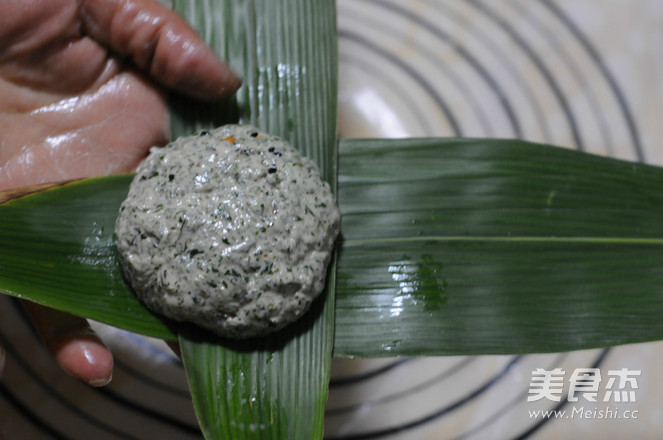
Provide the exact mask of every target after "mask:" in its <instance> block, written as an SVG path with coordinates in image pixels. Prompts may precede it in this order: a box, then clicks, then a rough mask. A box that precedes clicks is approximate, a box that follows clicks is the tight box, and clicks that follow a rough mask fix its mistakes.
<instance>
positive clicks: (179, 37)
mask: <svg viewBox="0 0 663 440" xmlns="http://www.w3.org/2000/svg"><path fill="white" fill-rule="evenodd" d="M80 14H81V19H82V22H83V27H84V30H85V32H86V33H88V34H89V35H90V36H91V37H93V38H94V39H96V40H98V41H100V42H101V43H103V44H105V45H107V46H108V47H110V48H111V49H112V50H114V51H116V52H118V53H119V54H122V55H127V56H130V57H131V58H132V59H133V60H134V62H135V63H136V64H137V65H138V66H139V67H140V68H142V69H144V70H145V71H147V72H148V73H149V74H150V75H151V76H152V77H154V78H155V79H157V80H158V81H160V82H161V83H162V84H164V85H165V86H167V87H169V88H172V89H175V90H178V91H180V92H183V93H186V94H189V95H192V96H194V97H198V98H206V99H217V98H222V97H226V96H229V95H231V94H232V93H234V92H235V91H236V90H237V88H239V86H240V80H239V78H238V77H237V76H236V75H235V74H234V73H233V72H232V70H231V69H230V67H229V66H228V65H227V64H225V63H224V62H222V61H221V60H219V58H218V57H217V56H216V55H215V54H214V53H213V52H212V50H211V49H210V48H209V47H207V46H206V45H205V44H204V43H203V42H202V40H201V39H200V38H199V37H198V36H197V35H196V33H195V32H194V30H193V29H192V28H191V27H190V26H189V25H188V24H187V23H186V22H185V21H184V20H183V19H182V18H181V17H179V16H178V15H177V14H176V13H174V12H173V11H171V10H170V9H168V8H166V7H165V6H163V5H161V4H159V3H157V2H156V1H154V0H87V1H83V4H82V6H81V9H80Z"/></svg>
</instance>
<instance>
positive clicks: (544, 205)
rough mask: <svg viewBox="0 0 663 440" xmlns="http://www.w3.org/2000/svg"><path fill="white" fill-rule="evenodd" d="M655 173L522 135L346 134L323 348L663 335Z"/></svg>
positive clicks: (465, 349)
mask: <svg viewBox="0 0 663 440" xmlns="http://www.w3.org/2000/svg"><path fill="white" fill-rule="evenodd" d="M661 183H663V170H662V169H661V168H657V167H653V166H647V165H643V164H635V163H630V162H623V161H618V160H614V159H609V158H603V157H598V156H592V155H588V154H584V153H579V152H575V151H569V150H565V149H561V148H552V147H546V146H534V145H532V144H528V143H525V142H520V141H500V140H467V139H465V140H461V139H446V140H443V139H410V140H392V141H387V140H346V141H343V142H342V144H341V147H340V164H339V202H340V206H341V211H342V214H343V230H342V234H343V247H342V251H341V253H340V257H339V261H338V272H337V274H338V279H337V282H338V286H337V292H336V293H337V297H336V302H337V318H336V341H335V355H336V356H344V357H345V356H347V357H376V356H385V355H421V354H426V355H453V354H498V353H532V352H534V353H536V352H557V351H567V350H577V349H584V348H593V347H605V346H611V345H617V344H626V343H632V342H642V341H650V340H657V339H663V320H661V316H663V315H662V314H663V271H662V270H661V268H662V267H663V190H661Z"/></svg>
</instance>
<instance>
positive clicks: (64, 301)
mask: <svg viewBox="0 0 663 440" xmlns="http://www.w3.org/2000/svg"><path fill="white" fill-rule="evenodd" d="M132 177H133V176H132V175H122V176H112V177H99V178H92V179H85V180H80V181H75V182H72V183H68V184H66V185H61V186H56V187H54V188H52V189H48V190H45V191H41V192H37V193H34V194H32V195H29V196H25V197H22V198H18V199H14V200H10V201H9V202H7V203H5V204H3V205H0V230H1V231H2V233H1V234H0V292H3V293H6V294H9V295H14V296H17V297H19V298H25V299H29V300H31V301H34V302H37V303H40V304H44V305H47V306H49V307H52V308H56V309H60V310H64V311H67V312H70V313H73V314H76V315H81V316H85V317H88V318H92V319H95V320H97V321H100V322H105V323H108V324H111V325H114V326H116V327H120V328H124V329H127V330H131V331H134V332H137V333H142V334H145V335H149V336H153V337H157V338H163V339H176V335H175V333H174V332H173V331H172V326H171V325H170V324H169V323H168V322H167V321H165V320H163V319H162V318H159V317H157V316H155V315H153V314H152V313H150V312H148V311H147V309H145V308H144V307H143V306H142V305H141V304H140V303H139V302H138V300H137V299H136V297H135V295H134V294H133V292H132V291H131V290H130V289H129V288H128V287H127V284H126V283H125V281H124V278H123V276H122V269H121V267H120V263H119V260H118V259H117V253H116V249H115V238H114V237H113V231H114V229H115V218H116V217H117V212H118V209H119V207H120V203H122V200H124V198H125V197H126V195H127V191H128V189H129V182H130V181H131V179H132Z"/></svg>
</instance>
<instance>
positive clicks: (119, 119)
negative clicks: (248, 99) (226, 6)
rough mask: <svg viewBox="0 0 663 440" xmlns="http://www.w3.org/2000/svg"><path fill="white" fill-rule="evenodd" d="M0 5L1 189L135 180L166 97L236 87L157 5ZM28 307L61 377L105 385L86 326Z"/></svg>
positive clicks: (212, 94) (154, 139)
mask: <svg viewBox="0 0 663 440" xmlns="http://www.w3.org/2000/svg"><path fill="white" fill-rule="evenodd" d="M0 4H1V7H2V13H1V14H0V190H3V189H8V188H13V187H19V186H26V185H32V184H37V183H44V182H52V181H61V180H68V179H73V178H78V177H86V176H92V175H100V174H110V173H117V172H123V171H129V170H131V169H132V168H134V167H135V166H136V164H137V163H138V162H139V161H140V160H141V159H142V158H143V157H144V156H145V153H146V152H147V150H148V149H149V148H150V147H151V146H152V145H157V144H161V143H164V142H165V141H166V140H167V138H168V111H167V107H166V102H165V99H164V95H163V92H162V88H163V89H174V90H177V91H179V92H182V93H186V94H189V95H191V96H193V97H197V98H206V99H216V98H221V97H225V96H227V95H229V94H231V93H233V92H234V91H235V90H236V89H237V87H239V80H238V79H237V77H235V76H234V74H233V73H232V72H231V71H230V69H229V68H228V66H227V65H225V64H224V63H222V62H221V61H220V60H219V59H218V58H216V56H215V55H214V54H213V53H212V52H211V50H210V49H209V48H208V47H206V46H205V45H204V44H203V43H202V41H200V39H199V38H198V37H197V36H196V34H195V33H194V31H193V30H192V29H191V28H190V27H189V26H188V25H187V24H186V23H185V22H184V21H183V20H182V19H181V18H179V17H178V16H176V15H175V14H174V13H173V12H171V11H170V10H168V9H167V8H165V7H164V6H162V5H160V4H159V3H157V2H156V1H155V0H13V1H9V2H7V1H1V0H0ZM25 305H26V308H27V309H28V311H29V312H30V314H31V316H32V318H33V321H34V323H35V326H36V328H37V330H38V332H39V333H40V335H41V336H42V339H43V340H44V343H45V344H46V346H47V348H48V349H49V350H50V351H51V352H52V353H53V355H54V356H55V358H56V360H57V361H58V363H59V364H60V365H62V366H63V368H64V369H65V370H66V371H68V372H70V373H71V374H73V375H74V376H76V377H80V378H81V379H83V380H85V381H86V382H88V383H90V384H93V385H103V384H105V383H107V382H108V380H110V376H111V373H112V357H111V355H110V353H109V352H108V349H107V348H106V347H105V346H104V344H103V343H102V342H101V341H100V340H99V339H98V337H96V336H95V335H94V334H92V333H91V331H90V330H89V327H88V325H87V321H85V320H84V319H82V318H77V317H73V316H70V315H67V314H64V313H62V312H58V311H56V310H51V309H47V308H44V307H41V306H37V305H36V304H32V303H26V304H25ZM0 368H1V365H0Z"/></svg>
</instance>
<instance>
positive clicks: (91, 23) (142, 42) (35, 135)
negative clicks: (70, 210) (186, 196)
mask: <svg viewBox="0 0 663 440" xmlns="http://www.w3.org/2000/svg"><path fill="white" fill-rule="evenodd" d="M82 3H83V5H82V6H81V5H80V4H81V2H80V1H77V0H28V1H21V2H9V4H5V5H3V13H2V15H0V97H1V98H0V189H3V188H9V187H16V186H23V185H29V184H34V183H41V182H46V181H57V180H64V179H70V178H77V177H83V176H90V175H99V174H110V173H115V172H122V171H129V170H131V169H132V168H133V167H135V165H136V164H137V163H138V162H139V161H140V160H141V159H142V158H143V157H144V155H145V153H146V150H147V149H148V148H149V147H150V146H152V145H155V144H161V143H163V142H165V141H166V140H167V137H168V113H167V107H166V102H165V100H164V97H163V95H162V92H161V90H160V85H166V86H170V87H176V88H177V87H180V88H185V86H187V87H186V88H187V89H189V90H194V92H195V91H196V89H195V87H190V86H191V84H187V81H188V82H189V83H190V82H193V83H194V84H193V85H194V86H196V85H198V86H202V87H208V88H209V87H210V86H211V85H212V84H213V81H214V80H217V81H219V80H220V79H223V78H224V75H225V78H226V79H228V78H229V74H228V72H221V73H219V72H214V71H213V70H211V69H210V67H209V66H205V65H204V63H201V61H200V58H201V53H200V52H201V51H202V52H204V50H203V49H199V50H198V52H195V51H193V52H192V51H191V50H190V45H189V46H187V45H186V44H185V42H184V41H182V40H183V39H180V40H177V39H176V38H173V37H172V35H173V31H175V32H179V33H180V34H183V35H184V37H185V38H195V36H194V35H193V33H192V32H191V30H190V29H188V28H187V27H186V25H185V24H184V23H183V22H178V21H175V22H172V21H168V20H169V19H170V20H173V19H174V18H173V16H171V15H168V14H171V13H170V12H169V11H166V10H165V9H164V8H162V7H161V6H160V5H158V4H156V3H153V2H148V1H144V0H143V1H133V2H131V1H129V2H120V1H109V0H98V1H87V2H82ZM12 9H15V11H13V10H12ZM164 14H165V18H164ZM159 38H161V40H162V41H160V40H159ZM178 51H179V53H178ZM202 55H205V56H209V54H206V53H202ZM186 56H189V59H186ZM196 56H197V58H196ZM169 58H172V59H175V60H179V61H176V62H174V63H173V62H171V61H170V60H169ZM183 59H184V61H181V60H183ZM169 62H171V64H170V65H169V64H167V63H169ZM187 63H188V65H187ZM191 67H193V68H194V69H198V70H199V71H200V72H201V73H202V74H210V73H211V74H215V75H216V76H217V78H202V79H197V78H195V76H194V77H189V78H187V76H189V75H190V74H189V73H188V72H187V70H191ZM217 69H218V66H217ZM193 73H194V74H195V73H196V72H193ZM150 76H152V77H153V78H155V79H156V80H157V81H158V84H160V85H157V83H155V82H152V81H151V80H150V79H151V78H149V77H150ZM231 79H232V78H231ZM206 81H207V82H206ZM222 85H223V84H222ZM214 87H216V89H213V90H214V91H222V90H223V87H221V86H219V85H218V84H216V85H214ZM234 87H235V84H230V86H229V87H227V89H226V91H233V89H234ZM207 92H208V91H207V90H200V91H198V94H199V95H205V94H208V93H207ZM212 96H214V95H212ZM218 96H220V94H219V93H217V96H216V97H218Z"/></svg>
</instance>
